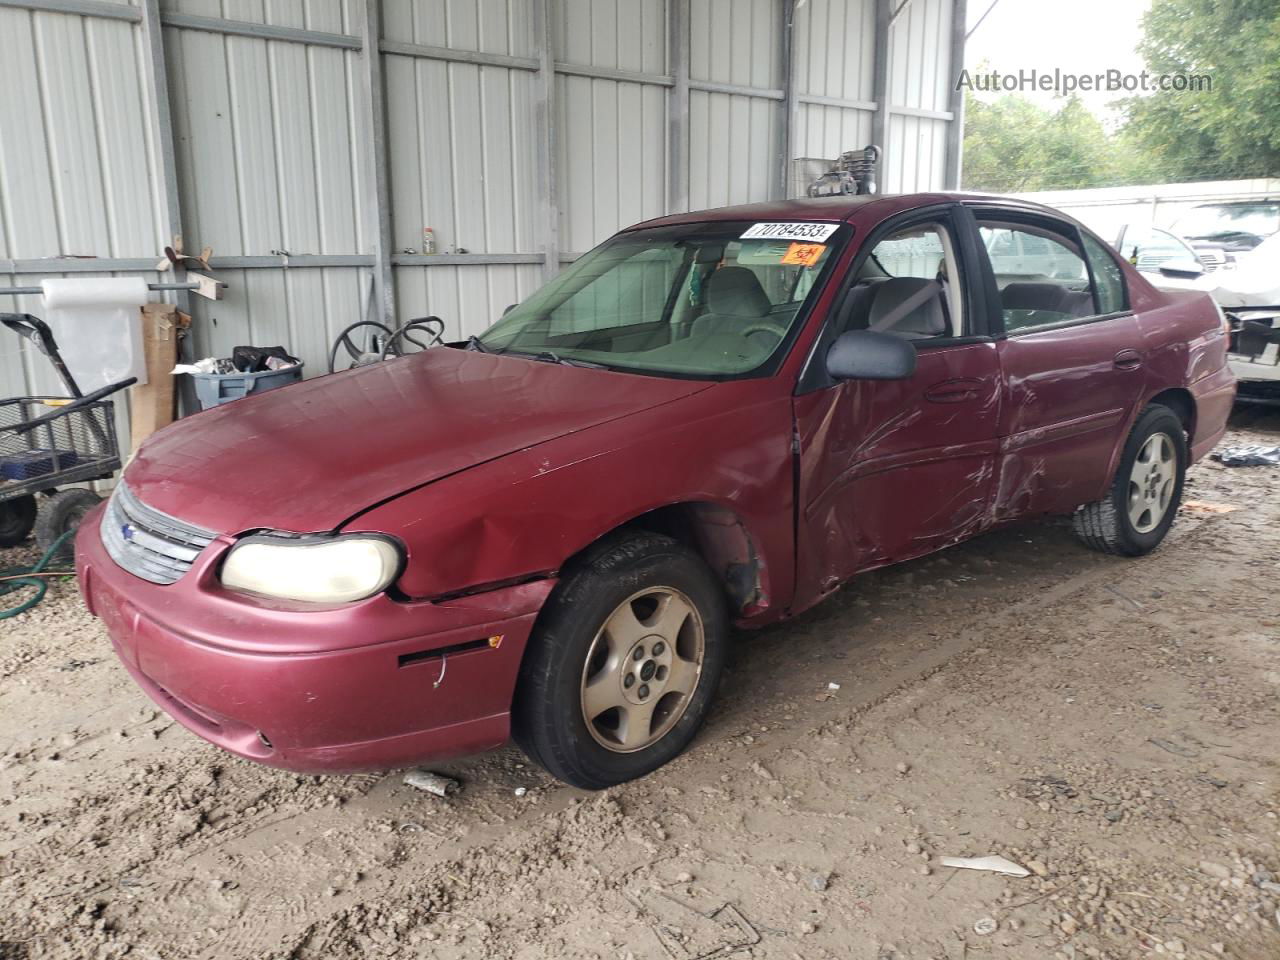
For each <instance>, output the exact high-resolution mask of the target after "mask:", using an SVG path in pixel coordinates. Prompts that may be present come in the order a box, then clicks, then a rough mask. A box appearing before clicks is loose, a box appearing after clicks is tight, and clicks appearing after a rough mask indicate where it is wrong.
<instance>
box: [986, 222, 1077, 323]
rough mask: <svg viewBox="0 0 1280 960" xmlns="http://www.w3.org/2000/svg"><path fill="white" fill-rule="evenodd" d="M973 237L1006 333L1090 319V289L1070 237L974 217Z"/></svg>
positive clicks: (1016, 224) (1020, 224)
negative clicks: (982, 250)
mask: <svg viewBox="0 0 1280 960" xmlns="http://www.w3.org/2000/svg"><path fill="white" fill-rule="evenodd" d="M978 227H979V232H980V234H981V237H982V244H983V246H984V247H986V250H987V258H988V259H989V260H990V261H991V269H992V271H993V272H994V273H995V275H996V286H997V287H998V288H999V290H1000V312H1001V315H1002V317H1003V319H1004V329H1005V331H1006V332H1007V333H1022V332H1025V331H1030V330H1037V329H1040V328H1042V327H1051V326H1057V325H1058V324H1061V323H1064V322H1068V321H1071V320H1083V319H1085V318H1087V317H1092V316H1096V315H1097V314H1098V312H1099V311H1098V309H1097V308H1096V307H1095V306H1094V290H1093V284H1092V283H1090V280H1089V268H1088V266H1087V265H1086V263H1085V260H1084V254H1083V253H1082V251H1081V249H1080V246H1079V244H1078V242H1077V241H1076V239H1075V238H1074V237H1073V236H1068V235H1066V234H1061V233H1058V232H1057V231H1055V230H1053V229H1050V228H1049V227H1047V226H1046V227H1041V226H1038V225H1030V224H1022V223H1002V222H1000V221H998V220H994V219H985V218H979V220H978Z"/></svg>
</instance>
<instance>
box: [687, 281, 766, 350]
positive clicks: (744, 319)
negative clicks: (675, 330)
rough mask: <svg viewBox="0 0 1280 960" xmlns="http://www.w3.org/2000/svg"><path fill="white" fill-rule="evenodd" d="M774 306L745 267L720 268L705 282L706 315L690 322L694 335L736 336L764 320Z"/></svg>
mask: <svg viewBox="0 0 1280 960" xmlns="http://www.w3.org/2000/svg"><path fill="white" fill-rule="evenodd" d="M772 308H773V304H772V303H771V302H770V300H769V295H768V294H767V293H765V292H764V287H762V286H761V285H760V280H759V278H758V277H757V276H756V275H755V273H754V272H753V271H751V270H749V269H747V268H746V267H721V268H720V269H719V270H717V271H715V273H713V274H711V277H710V278H709V279H708V280H707V312H706V313H704V314H703V315H702V316H700V317H699V318H698V319H697V320H695V321H693V330H692V333H693V335H694V336H706V335H708V334H713V333H728V334H736V333H739V332H741V331H742V330H744V329H745V328H746V327H748V326H750V325H751V324H752V323H754V322H756V321H758V320H767V319H768V316H769V311H770V310H771V309H772Z"/></svg>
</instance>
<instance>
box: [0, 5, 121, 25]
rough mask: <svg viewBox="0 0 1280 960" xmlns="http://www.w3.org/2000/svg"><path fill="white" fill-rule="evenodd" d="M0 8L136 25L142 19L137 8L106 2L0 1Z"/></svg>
mask: <svg viewBox="0 0 1280 960" xmlns="http://www.w3.org/2000/svg"><path fill="white" fill-rule="evenodd" d="M0 7H16V8H17V9H19V10H35V11H39V12H41V13H70V14H74V15H76V16H81V17H102V18H103V19H106V20H128V21H129V22H130V23H138V22H139V21H140V20H141V19H142V11H141V10H139V9H138V8H137V7H131V6H127V5H125V4H123V3H108V2H107V0H0Z"/></svg>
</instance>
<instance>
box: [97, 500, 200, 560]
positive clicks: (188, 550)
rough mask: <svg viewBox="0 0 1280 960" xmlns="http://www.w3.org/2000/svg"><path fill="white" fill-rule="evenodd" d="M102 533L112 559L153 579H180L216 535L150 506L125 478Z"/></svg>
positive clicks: (104, 516) (109, 506)
mask: <svg viewBox="0 0 1280 960" xmlns="http://www.w3.org/2000/svg"><path fill="white" fill-rule="evenodd" d="M99 533H100V534H101V536H102V545H103V546H104V547H106V548H107V553H109V554H111V559H112V560H114V561H115V562H116V563H118V564H120V566H122V567H124V569H126V570H128V571H129V572H130V573H132V574H133V575H134V576H135V577H141V578H142V579H143V580H150V581H151V582H152V583H174V582H175V581H177V580H178V579H179V578H180V577H181V576H182V575H183V574H184V573H186V572H187V571H188V570H190V569H191V564H192V563H193V562H194V561H195V559H196V557H198V556H199V555H200V551H201V550H203V549H204V548H205V547H207V546H208V545H209V544H210V543H211V542H212V541H213V538H214V537H215V536H216V534H214V533H213V532H212V531H209V530H204V529H202V528H200V527H197V526H193V525H192V524H189V523H185V522H184V521H182V520H179V519H177V518H176V517H171V516H169V515H168V514H167V513H161V512H160V511H159V510H154V509H152V508H151V507H148V506H147V505H146V504H144V503H143V502H142V501H141V500H139V499H138V498H137V497H135V496H134V495H133V492H132V491H131V490H130V489H129V488H128V487H127V486H125V484H124V483H123V482H121V483H120V484H119V485H118V486H117V487H116V489H115V492H114V493H112V495H111V499H110V500H109V501H108V502H107V509H106V510H105V511H103V514H102V524H101V526H100V527H99Z"/></svg>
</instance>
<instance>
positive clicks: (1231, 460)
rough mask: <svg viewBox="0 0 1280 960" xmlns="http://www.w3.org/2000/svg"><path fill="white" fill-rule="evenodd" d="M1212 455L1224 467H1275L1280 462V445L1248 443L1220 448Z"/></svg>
mask: <svg viewBox="0 0 1280 960" xmlns="http://www.w3.org/2000/svg"><path fill="white" fill-rule="evenodd" d="M1210 456H1211V457H1212V458H1213V459H1214V460H1217V461H1218V462H1219V463H1221V464H1222V465H1223V466H1224V467H1274V466H1276V465H1278V464H1280V446H1275V447H1268V446H1266V445H1265V444H1261V443H1248V444H1244V445H1243V446H1239V447H1227V448H1226V449H1225V450H1218V451H1216V452H1214V453H1212V454H1210Z"/></svg>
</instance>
